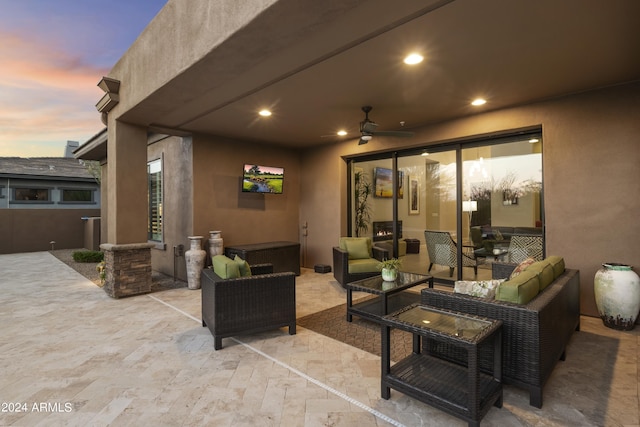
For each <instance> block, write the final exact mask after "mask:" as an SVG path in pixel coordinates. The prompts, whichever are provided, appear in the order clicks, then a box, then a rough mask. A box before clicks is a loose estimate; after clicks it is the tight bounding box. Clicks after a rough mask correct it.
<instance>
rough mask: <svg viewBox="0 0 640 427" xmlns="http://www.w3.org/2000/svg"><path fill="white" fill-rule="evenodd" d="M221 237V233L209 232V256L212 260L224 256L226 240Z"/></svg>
mask: <svg viewBox="0 0 640 427" xmlns="http://www.w3.org/2000/svg"><path fill="white" fill-rule="evenodd" d="M221 235H222V232H221V231H210V232H209V256H211V259H213V257H214V256H216V255H222V254H223V252H224V240H223V239H222V237H221Z"/></svg>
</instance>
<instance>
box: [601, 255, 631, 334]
mask: <svg viewBox="0 0 640 427" xmlns="http://www.w3.org/2000/svg"><path fill="white" fill-rule="evenodd" d="M593 290H594V294H595V298H596V306H597V307H598V313H599V314H600V318H602V322H603V323H604V325H605V326H607V327H609V328H612V329H620V330H623V331H630V330H631V329H633V327H634V324H635V322H636V318H637V317H638V311H640V278H639V277H638V275H637V274H636V273H635V272H634V271H633V270H632V269H631V266H629V265H625V264H616V263H606V264H602V268H601V269H600V270H598V271H597V272H596V276H595V278H594V281H593Z"/></svg>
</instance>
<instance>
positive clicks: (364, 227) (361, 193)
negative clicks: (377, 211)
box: [353, 171, 371, 237]
mask: <svg viewBox="0 0 640 427" xmlns="http://www.w3.org/2000/svg"><path fill="white" fill-rule="evenodd" d="M353 187H354V199H355V207H354V210H355V228H356V237H360V236H362V235H364V233H366V232H367V231H368V230H369V222H370V221H371V209H370V207H369V202H368V201H367V199H368V198H369V196H370V195H371V183H370V182H369V179H368V178H367V176H366V175H365V174H364V172H363V171H358V172H356V173H355V175H354V186H353Z"/></svg>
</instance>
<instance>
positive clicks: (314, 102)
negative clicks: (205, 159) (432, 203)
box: [123, 0, 640, 147]
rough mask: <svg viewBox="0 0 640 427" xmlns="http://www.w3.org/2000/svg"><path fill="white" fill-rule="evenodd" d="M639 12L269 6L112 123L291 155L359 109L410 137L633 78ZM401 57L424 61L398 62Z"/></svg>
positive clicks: (615, 5)
mask: <svg viewBox="0 0 640 427" xmlns="http://www.w3.org/2000/svg"><path fill="white" fill-rule="evenodd" d="M169 4H171V2H170V3H169ZM638 16H640V1H637V0H615V1H603V0H562V1H558V0H518V1H514V0H482V1H478V0H454V1H446V0H430V1H425V0H422V1H417V0H416V1H409V0H407V1H402V2H390V1H388V0H370V1H357V0H342V1H327V2H324V1H317V0H280V1H277V2H275V3H274V4H273V5H272V6H271V7H269V8H268V9H267V10H265V11H264V12H263V13H262V14H260V15H259V16H258V17H257V18H256V19H254V20H252V21H251V22H249V23H248V24H247V25H245V26H243V27H242V28H239V29H238V30H237V31H236V32H235V33H234V34H233V35H231V36H230V37H228V38H227V39H226V40H225V41H224V42H222V43H220V44H219V45H218V46H217V47H216V48H215V49H213V50H211V52H209V53H208V54H207V55H206V56H205V57H204V58H202V59H201V60H199V61H198V62H196V63H195V64H193V65H192V66H190V67H189V68H188V69H186V70H184V71H183V72H182V73H181V74H179V75H177V76H175V77H174V78H172V79H170V80H169V81H168V82H167V83H166V84H164V85H163V86H162V87H160V88H159V89H158V90H156V91H155V92H154V93H153V94H151V95H150V96H148V97H146V98H145V99H144V100H142V102H140V103H138V104H137V105H136V106H135V107H133V108H131V109H130V110H129V111H128V112H126V113H125V114H124V115H123V119H125V120H126V121H130V122H133V123H139V124H144V125H148V126H153V127H156V128H158V129H174V130H181V131H186V132H197V133H207V134H214V135H220V136H227V137H233V138H239V139H243V140H254V141H262V142H268V143H273V144H279V145H284V146H294V147H305V146H313V145H318V144H327V143H334V142H335V141H337V140H338V137H334V136H327V135H333V134H335V132H336V131H337V130H338V129H342V128H344V129H346V130H347V131H349V135H347V136H346V137H343V138H344V139H350V138H352V139H354V140H357V138H358V137H359V134H358V123H359V121H360V120H362V118H363V113H362V112H361V110H360V108H361V106H363V105H372V106H373V107H374V109H373V111H372V113H371V118H372V119H373V120H374V121H376V122H377V123H378V124H379V129H381V130H396V129H400V127H401V126H400V122H401V121H403V122H405V127H404V128H405V129H411V128H414V127H418V126H421V125H425V124H430V123H435V122H440V121H444V120H448V119H452V118H456V117H462V116H467V115H471V114H475V113H477V112H479V111H488V110H493V109H501V108H505V107H510V106H515V105H521V104H527V103H531V102H534V101H539V100H544V99H549V98H555V97H558V96H563V95H566V94H571V93H576V92H581V91H585V90H590V89H593V88H598V87H606V86H610V85H616V84H621V83H624V82H629V81H634V80H637V79H638V78H640V26H639V25H638V24H637V20H638ZM183 19H184V18H183ZM154 24H157V23H156V21H154V22H152V24H151V25H154ZM194 34H195V33H194ZM144 35H145V34H143V37H144ZM411 51H419V52H421V53H422V54H423V55H424V56H425V60H424V61H423V62H422V63H421V64H419V65H416V66H413V67H408V66H406V65H404V64H403V63H402V59H403V57H404V56H405V55H406V54H407V53H409V52H411ZM479 96H480V97H484V98H486V99H487V101H488V102H487V104H486V105H485V106H483V107H480V108H473V107H471V106H470V102H471V100H472V99H474V98H475V97H479ZM265 107H267V108H270V109H271V110H272V111H273V115H272V116H271V117H269V118H267V119H262V118H259V117H258V115H257V111H258V110H259V109H261V108H265ZM414 142H415V144H419V143H420V141H406V140H405V141H403V143H405V144H406V143H409V144H410V145H411V144H413V143H414ZM354 144H355V142H354Z"/></svg>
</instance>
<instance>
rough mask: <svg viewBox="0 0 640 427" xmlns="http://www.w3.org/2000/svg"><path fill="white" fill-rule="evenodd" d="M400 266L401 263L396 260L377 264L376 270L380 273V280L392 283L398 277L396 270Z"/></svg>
mask: <svg viewBox="0 0 640 427" xmlns="http://www.w3.org/2000/svg"><path fill="white" fill-rule="evenodd" d="M401 265H402V261H400V260H399V259H398V258H389V259H385V260H384V261H380V262H379V263H378V268H379V269H380V270H381V271H382V280H385V281H387V282H393V281H394V280H396V276H397V275H398V269H399V268H400V266H401Z"/></svg>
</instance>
